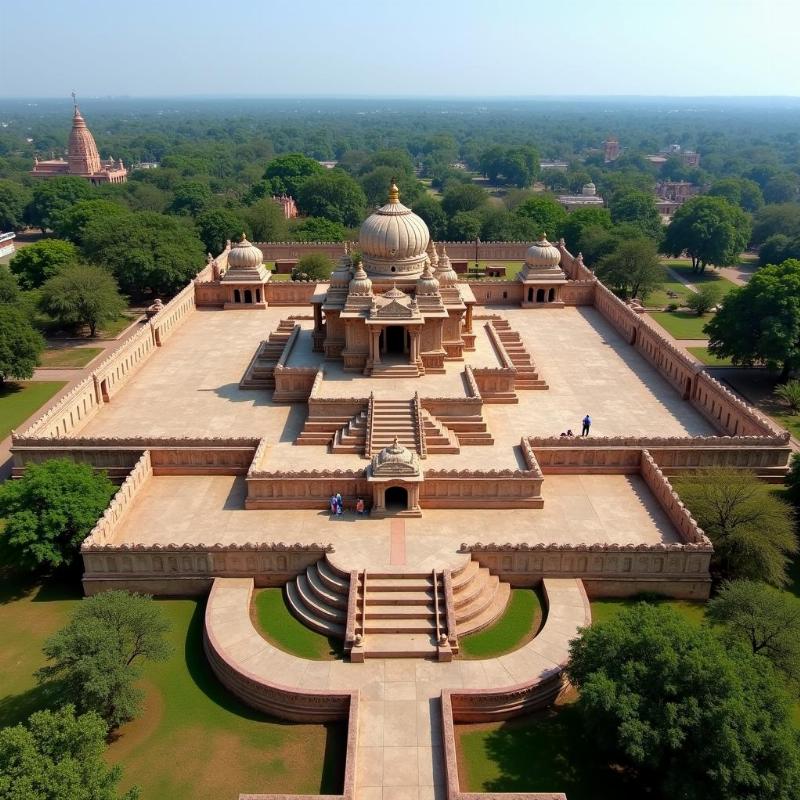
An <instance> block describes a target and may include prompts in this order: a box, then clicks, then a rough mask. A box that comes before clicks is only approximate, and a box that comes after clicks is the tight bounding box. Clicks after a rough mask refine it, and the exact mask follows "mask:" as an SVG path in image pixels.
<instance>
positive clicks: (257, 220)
mask: <svg viewBox="0 0 800 800" xmlns="http://www.w3.org/2000/svg"><path fill="white" fill-rule="evenodd" d="M238 213H240V214H241V215H242V217H243V218H244V219H245V220H246V221H247V226H246V228H245V230H249V231H251V232H252V234H253V239H252V241H254V242H275V241H278V240H280V239H285V238H286V236H287V231H288V229H289V226H288V224H287V220H286V217H285V216H284V215H283V209H282V208H281V207H280V206H279V205H278V204H277V203H276V202H274V201H273V200H271V199H270V198H269V197H265V198H263V199H261V200H256V202H255V203H253V204H252V205H250V206H247V207H245V208H242V209H240V210H239V211H238Z"/></svg>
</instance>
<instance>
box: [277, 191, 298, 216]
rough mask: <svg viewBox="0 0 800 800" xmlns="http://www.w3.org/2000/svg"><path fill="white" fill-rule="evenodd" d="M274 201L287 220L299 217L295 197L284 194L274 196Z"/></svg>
mask: <svg viewBox="0 0 800 800" xmlns="http://www.w3.org/2000/svg"><path fill="white" fill-rule="evenodd" d="M272 199H273V200H274V201H275V202H276V203H277V204H278V205H279V206H280V207H281V209H282V210H283V216H284V217H285V218H286V219H294V218H295V217H296V216H297V205H296V203H295V202H294V198H293V197H289V196H288V195H285V194H282V195H273V196H272Z"/></svg>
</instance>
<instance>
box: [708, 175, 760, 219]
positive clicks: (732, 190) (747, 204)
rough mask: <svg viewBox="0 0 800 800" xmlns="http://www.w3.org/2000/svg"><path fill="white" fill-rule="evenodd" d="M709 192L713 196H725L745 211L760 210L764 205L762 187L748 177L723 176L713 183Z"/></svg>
mask: <svg viewBox="0 0 800 800" xmlns="http://www.w3.org/2000/svg"><path fill="white" fill-rule="evenodd" d="M708 193H709V194H710V195H711V196H712V197H724V198H725V199H726V200H727V201H728V202H729V203H731V204H732V205H735V206H739V207H740V208H742V209H744V210H745V211H758V209H759V208H761V207H762V206H763V205H764V195H763V194H762V193H761V187H760V186H759V185H758V184H757V183H756V182H755V181H751V180H749V179H748V178H721V179H720V180H718V181H715V182H714V183H713V184H712V186H711V188H710V189H709V190H708Z"/></svg>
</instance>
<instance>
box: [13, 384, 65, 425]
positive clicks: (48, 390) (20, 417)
mask: <svg viewBox="0 0 800 800" xmlns="http://www.w3.org/2000/svg"><path fill="white" fill-rule="evenodd" d="M64 386H66V381H20V382H19V383H7V384H5V385H4V386H3V387H2V388H0V439H5V438H6V436H8V434H9V433H11V431H12V430H14V429H15V428H16V427H17V426H18V425H20V423H22V422H24V421H25V420H26V419H28V417H29V416H31V414H33V413H34V412H35V411H36V409H37V408H40V407H41V406H43V405H44V404H45V403H46V402H47V401H48V400H49V399H50V398H51V397H52V396H53V395H54V394H55V393H56V392H57V391H58V390H59V389H62V388H63V387H64Z"/></svg>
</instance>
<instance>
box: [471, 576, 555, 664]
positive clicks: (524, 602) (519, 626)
mask: <svg viewBox="0 0 800 800" xmlns="http://www.w3.org/2000/svg"><path fill="white" fill-rule="evenodd" d="M541 622H542V604H541V602H540V600H539V596H538V595H537V594H536V592H535V591H533V590H532V589H512V590H511V599H510V600H509V603H508V606H507V607H506V610H505V611H504V612H503V615H502V616H501V617H500V619H498V620H497V622H495V623H494V624H493V625H490V626H489V627H488V628H485V629H484V630H482V631H478V632H477V633H473V634H471V635H469V636H464V637H462V638H461V639H459V645H460V648H461V656H462V657H463V658H495V657H496V656H500V655H503V653H510V652H511V651H512V650H516V649H517V648H518V647H520V646H521V645H522V644H524V643H525V642H526V641H528V640H529V639H530V638H531V637H532V636H534V635H535V634H536V632H537V631H538V630H539V627H540V626H541Z"/></svg>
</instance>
